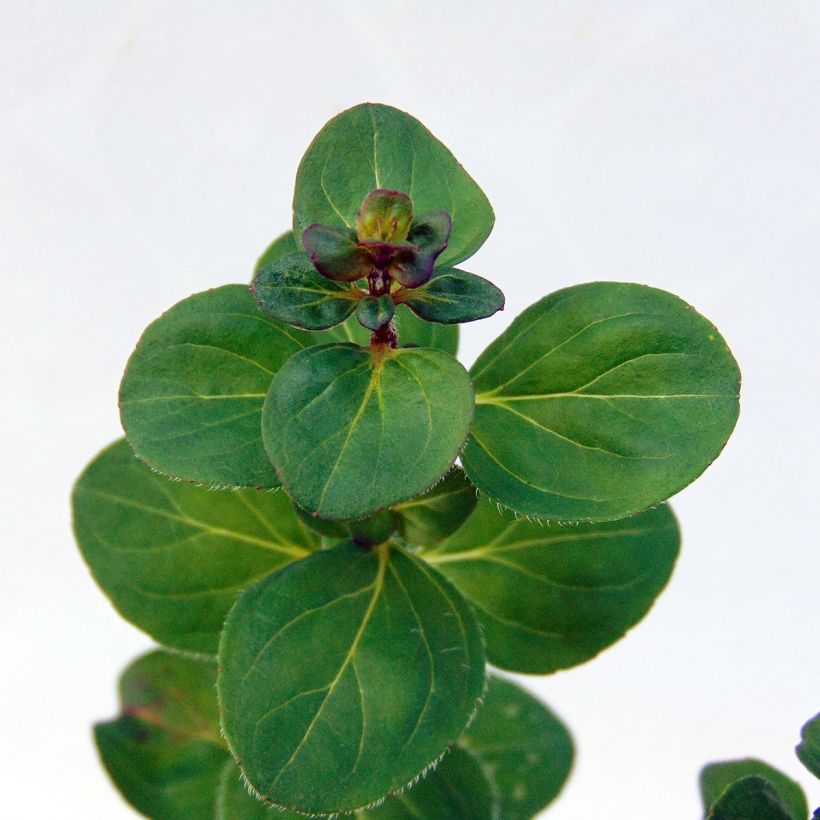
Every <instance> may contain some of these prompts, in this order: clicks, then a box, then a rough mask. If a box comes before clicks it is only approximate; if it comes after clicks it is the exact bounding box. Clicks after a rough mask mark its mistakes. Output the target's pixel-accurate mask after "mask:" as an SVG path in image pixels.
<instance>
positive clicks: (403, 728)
mask: <svg viewBox="0 0 820 820" xmlns="http://www.w3.org/2000/svg"><path fill="white" fill-rule="evenodd" d="M306 659H309V662H307V663H306V662H305V660H306ZM220 668H221V670H222V671H221V674H220V676H219V681H218V691H219V697H220V703H221V706H222V709H223V730H224V735H225V737H226V739H227V740H228V743H229V744H230V746H231V749H232V751H233V753H234V756H235V757H236V758H237V759H238V760H240V761H241V765H242V768H243V770H244V772H245V775H246V776H247V778H248V780H249V781H250V783H251V784H252V785H253V788H254V789H255V791H256V792H257V793H258V794H260V795H261V796H263V797H264V798H266V799H268V800H270V801H271V802H273V803H275V804H277V805H281V806H284V807H286V808H290V809H294V810H300V811H303V812H315V813H331V812H335V811H350V810H353V809H357V808H361V807H363V806H367V805H369V804H371V803H372V802H374V801H376V800H378V799H380V798H381V797H382V796H383V795H384V794H386V793H387V792H389V791H392V790H395V789H400V788H402V787H404V786H405V785H406V784H407V783H409V782H410V781H412V780H413V779H414V778H415V777H416V776H417V775H419V774H420V773H421V772H422V771H423V770H424V769H425V768H426V767H427V766H429V765H430V764H431V763H433V762H434V761H435V760H436V759H437V758H438V757H439V756H440V755H441V754H443V753H444V751H445V750H446V749H447V746H448V744H449V743H451V742H452V741H454V740H455V739H456V738H457V737H458V736H459V735H460V734H461V732H462V730H463V729H464V728H465V726H466V725H467V723H468V722H469V720H470V716H471V715H472V713H473V711H474V709H475V707H476V702H477V699H478V698H479V696H480V695H481V692H482V689H483V686H484V657H483V650H482V645H481V635H480V632H479V628H478V625H477V623H476V621H475V619H474V616H473V614H472V612H471V610H470V608H469V606H468V605H467V604H466V603H465V602H464V601H463V599H461V597H460V596H459V595H458V593H457V592H456V591H455V589H453V588H452V586H451V585H450V584H449V583H448V582H447V581H446V580H445V579H443V578H442V577H441V576H440V575H438V573H436V572H435V570H433V569H431V568H429V567H427V566H426V565H425V564H424V562H422V561H420V560H419V559H418V558H415V557H413V556H412V555H411V554H409V553H406V552H404V551H402V550H401V549H399V548H398V547H395V546H392V547H391V546H388V545H382V546H380V547H377V548H376V549H374V550H365V549H362V548H361V547H358V546H357V545H355V544H353V543H352V542H343V543H342V544H339V545H337V546H336V547H333V548H332V549H330V550H325V551H323V552H319V553H314V554H313V555H312V556H310V557H308V558H306V559H305V560H303V561H300V562H298V563H296V564H293V565H291V566H290V567H287V568H285V569H284V570H283V571H280V572H278V573H275V574H274V575H272V576H270V577H269V578H268V579H266V580H265V581H262V582H260V583H259V584H257V585H255V586H254V587H252V588H251V589H250V590H248V591H247V592H246V593H245V595H244V596H243V597H242V598H241V599H240V600H239V602H238V603H237V604H236V606H235V607H234V609H233V610H232V611H231V614H230V615H229V617H228V620H227V623H226V626H225V630H224V632H223V637H222V643H221V646H220Z"/></svg>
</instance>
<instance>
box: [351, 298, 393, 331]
mask: <svg viewBox="0 0 820 820" xmlns="http://www.w3.org/2000/svg"><path fill="white" fill-rule="evenodd" d="M395 312H396V306H395V305H394V304H393V300H392V299H391V298H390V294H389V293H383V294H382V295H381V296H365V297H364V299H362V300H361V302H359V304H358V306H357V307H356V320H357V321H358V322H359V324H360V325H361V326H362V327H364V328H367V329H368V330H378V329H379V328H380V327H382V326H384V325H386V324H387V323H388V322H389V321H390V320H391V319H392V318H393V314H394V313H395Z"/></svg>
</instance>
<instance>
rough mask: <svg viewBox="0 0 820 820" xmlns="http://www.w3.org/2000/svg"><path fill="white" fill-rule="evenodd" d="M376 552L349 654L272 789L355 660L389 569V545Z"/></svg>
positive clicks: (273, 783) (305, 739) (382, 546)
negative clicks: (369, 589)
mask: <svg viewBox="0 0 820 820" xmlns="http://www.w3.org/2000/svg"><path fill="white" fill-rule="evenodd" d="M374 552H375V554H376V558H377V560H378V562H379V565H378V569H377V571H376V578H375V580H374V582H373V595H372V596H371V598H370V601H369V602H368V604H367V609H366V610H365V612H364V615H363V616H362V622H361V624H360V625H359V628H358V629H357V630H356V634H355V635H354V637H353V641H352V642H351V644H350V648H349V649H348V651H347V655H346V656H345V658H344V660H343V661H342V663H341V665H340V667H339V671H338V672H337V674H336V676H335V677H334V678H333V680H332V681H331V682H330V685H329V686H328V688H327V693H326V694H325V696H324V698H322V702H321V703H320V704H319V708H318V709H317V710H316V714H315V715H314V716H313V718H312V719H311V721H310V723H309V725H308V727H307V729H306V730H305V732H304V734H303V736H302V739H301V740H300V741H299V743H298V744H297V746H296V748H295V749H294V750H293V753H292V754H291V756H290V757H289V758H288V760H287V761H286V762H285V764H284V765H283V766H282V768H281V769H280V770H279V772H278V773H277V775H276V777H275V778H274V779H273V781H272V782H271V784H270V790H271V791H273V790H274V789H275V787H276V784H277V783H278V782H279V780H280V779H281V778H282V776H283V775H284V773H285V772H286V771H287V770H288V769H289V768H290V766H291V765H292V764H293V762H294V760H295V759H296V757H297V755H298V754H299V752H300V751H301V750H302V748H303V747H304V745H305V743H307V741H308V738H309V737H310V735H311V732H312V731H313V728H314V726H315V725H316V723H317V721H318V720H319V718H320V717H321V715H322V712H323V710H324V708H325V706H326V705H327V703H328V701H329V700H330V698H331V696H332V695H333V693H334V691H335V690H336V687H337V686H338V684H339V681H340V680H341V679H342V676H343V675H344V673H345V672H346V671H347V668H348V666H350V664H351V663H352V662H353V660H354V658H355V657H356V650H357V649H358V648H359V643H360V642H361V640H362V637H363V636H364V633H365V630H366V629H367V625H368V624H369V623H370V619H371V617H372V616H373V611H374V610H375V608H376V604H377V602H378V600H379V598H380V597H381V594H382V591H383V589H384V576H385V573H386V570H387V563H388V560H389V546H388V545H386V544H382V545H381V546H379V547H376V549H375V550H374Z"/></svg>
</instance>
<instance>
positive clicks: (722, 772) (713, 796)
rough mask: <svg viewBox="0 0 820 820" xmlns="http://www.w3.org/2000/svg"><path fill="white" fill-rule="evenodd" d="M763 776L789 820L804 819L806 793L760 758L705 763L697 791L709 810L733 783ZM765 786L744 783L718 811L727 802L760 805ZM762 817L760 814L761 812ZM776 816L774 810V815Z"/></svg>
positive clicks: (807, 811) (763, 799)
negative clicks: (786, 812) (781, 804)
mask: <svg viewBox="0 0 820 820" xmlns="http://www.w3.org/2000/svg"><path fill="white" fill-rule="evenodd" d="M750 777H756V778H763V779H765V781H766V782H767V783H769V784H770V785H771V787H772V788H773V789H774V791H775V792H776V795H777V798H778V799H779V800H780V801H781V802H782V803H783V806H784V807H785V808H786V810H787V811H788V814H787V815H785V816H786V817H789V818H791V820H806V817H807V816H808V813H809V807H808V804H807V803H806V796H805V794H803V789H802V788H800V785H799V784H798V783H796V782H795V781H794V780H792V779H791V778H790V777H787V776H786V775H785V774H783V772H781V771H778V770H777V769H775V768H774V766H770V765H769V764H768V763H764V762H763V761H762V760H755V759H754V758H745V759H743V760H728V761H725V762H721V763H710V764H709V765H708V766H704V767H703V769H702V770H701V773H700V793H701V797H702V799H703V805H704V808H706V809H707V810H709V809H710V808H713V807H714V806H716V805H719V803H720V799H721V795H723V794H724V793H725V792H726V791H727V790H728V789H729V788H730V787H731V786H732V785H733V784H734V783H736V782H737V781H739V780H741V779H742V778H750ZM764 791H765V790H763V789H762V787H760V784H754V787H752V784H747V786H746V787H744V788H742V789H739V790H738V793H737V795H735V796H734V797H733V798H732V800H731V801H728V802H727V803H726V804H725V805H724V807H723V808H722V809H721V811H724V812H725V811H726V810H727V809H726V807H727V806H734V805H736V803H735V801H738V803H737V804H738V805H741V804H742V805H747V804H748V805H749V806H753V805H757V803H760V804H761V805H765V804H766V802H767V801H766V799H765V798H764V797H763V796H762V795H763V793H764ZM713 811H714V809H713ZM714 816H715V817H719V816H720V817H723V816H726V817H731V816H732V815H729V814H725V815H717V814H715V815H714ZM760 816H761V817H762V816H763V815H760ZM773 816H774V817H777V816H778V815H777V814H774V815H773Z"/></svg>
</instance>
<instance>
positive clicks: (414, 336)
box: [315, 305, 458, 356]
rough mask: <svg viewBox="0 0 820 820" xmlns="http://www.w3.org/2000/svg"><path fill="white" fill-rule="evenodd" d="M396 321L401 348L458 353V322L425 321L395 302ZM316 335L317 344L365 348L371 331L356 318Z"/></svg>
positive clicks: (368, 342) (453, 354)
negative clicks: (337, 344)
mask: <svg viewBox="0 0 820 820" xmlns="http://www.w3.org/2000/svg"><path fill="white" fill-rule="evenodd" d="M393 322H394V324H395V325H396V328H397V330H398V335H399V346H400V347H435V348H437V349H438V350H443V351H444V352H445V353H449V354H450V355H451V356H455V355H456V353H457V352H458V325H439V324H434V323H432V322H425V321H422V320H421V319H419V318H418V317H417V316H414V315H413V314H412V313H411V312H410V310H409V308H407V307H406V306H404V305H396V313H395V316H394V319H393ZM315 338H316V342H317V344H322V343H323V342H355V343H356V344H358V345H362V346H365V347H366V346H367V345H369V344H370V332H369V331H366V330H365V328H363V327H362V326H361V325H360V324H359V322H358V321H357V320H356V319H355V318H354V317H351V318H350V319H348V320H347V321H346V322H345V323H344V324H341V325H338V326H337V327H334V328H332V329H331V330H329V331H326V332H323V333H317V334H315Z"/></svg>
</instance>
